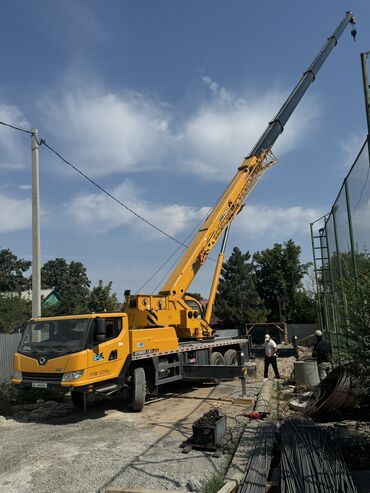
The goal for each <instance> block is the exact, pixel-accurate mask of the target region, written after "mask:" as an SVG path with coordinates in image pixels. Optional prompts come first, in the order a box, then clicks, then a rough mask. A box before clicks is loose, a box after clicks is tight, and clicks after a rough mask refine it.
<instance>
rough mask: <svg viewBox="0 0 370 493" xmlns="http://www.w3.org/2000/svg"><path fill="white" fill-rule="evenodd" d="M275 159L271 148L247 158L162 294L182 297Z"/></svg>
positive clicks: (162, 290) (163, 288)
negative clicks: (269, 151) (268, 150)
mask: <svg viewBox="0 0 370 493" xmlns="http://www.w3.org/2000/svg"><path fill="white" fill-rule="evenodd" d="M274 163H275V160H274V159H273V158H271V159H270V155H269V153H268V152H262V153H261V154H260V155H259V156H252V157H251V158H247V159H245V160H244V161H243V163H242V164H241V165H240V166H239V168H238V171H237V173H236V175H235V176H234V178H233V180H232V181H231V183H230V185H229V186H228V188H227V189H226V191H225V192H224V194H223V195H222V197H221V198H220V200H219V201H218V203H217V204H216V206H215V207H214V208H213V210H212V211H211V213H210V214H209V215H208V217H207V218H206V220H205V221H204V223H203V224H202V226H201V227H200V229H199V230H198V233H197V235H196V236H195V238H194V240H193V241H192V244H191V246H190V247H189V248H188V249H187V251H186V252H185V255H184V256H183V258H182V259H181V260H180V262H179V263H178V265H177V267H176V269H175V270H174V271H173V272H172V274H171V276H170V277H169V278H168V280H167V282H166V284H165V285H164V286H163V287H162V289H161V291H160V294H170V295H171V297H172V296H173V297H181V296H183V294H184V293H185V292H186V290H187V289H188V287H189V286H190V284H191V282H192V280H193V279H194V277H195V275H196V274H197V272H198V270H199V269H200V267H201V266H202V265H203V263H204V262H205V261H206V258H207V256H208V254H209V252H210V251H211V250H212V248H213V247H214V245H215V244H216V243H217V240H218V239H219V238H220V236H221V235H222V233H223V231H224V229H225V228H226V226H227V225H228V224H230V223H231V221H232V220H233V219H234V217H235V216H236V214H238V212H239V211H240V210H241V208H242V207H243V205H244V201H245V199H246V198H247V196H248V195H249V194H250V193H251V192H252V190H253V188H254V187H255V186H256V184H257V182H258V180H259V179H260V178H261V176H262V175H263V174H264V172H265V171H266V169H267V168H269V167H270V166H271V165H272V164H274Z"/></svg>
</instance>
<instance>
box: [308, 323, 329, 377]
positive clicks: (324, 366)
mask: <svg viewBox="0 0 370 493" xmlns="http://www.w3.org/2000/svg"><path fill="white" fill-rule="evenodd" d="M315 335H316V337H317V342H316V344H315V345H314V348H313V353H312V356H313V357H314V358H316V360H317V367H318V370H319V377H320V380H324V378H325V377H327V376H328V375H329V373H330V372H331V370H332V366H331V358H332V353H331V346H330V344H329V342H328V341H326V340H325V339H323V337H322V332H321V330H317V331H316V332H315Z"/></svg>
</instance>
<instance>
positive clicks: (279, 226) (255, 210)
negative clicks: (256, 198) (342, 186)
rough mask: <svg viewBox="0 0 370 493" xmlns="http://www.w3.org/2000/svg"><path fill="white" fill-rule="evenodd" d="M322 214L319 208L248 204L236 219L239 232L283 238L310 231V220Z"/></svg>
mask: <svg viewBox="0 0 370 493" xmlns="http://www.w3.org/2000/svg"><path fill="white" fill-rule="evenodd" d="M320 215H322V212H321V211H319V210H318V209H313V208H305V207H302V206H294V207H287V208H284V207H267V206H264V205H250V206H248V205H247V206H246V207H245V208H244V209H243V211H242V212H241V213H240V214H239V216H238V217H237V218H236V220H235V228H236V229H237V231H238V232H239V234H243V235H246V236H248V237H252V238H260V237H262V236H269V237H271V238H276V239H281V238H285V239H287V238H289V237H291V236H293V235H297V234H298V235H299V234H304V233H308V232H309V227H310V222H313V221H315V220H316V219H317V218H319V217H320Z"/></svg>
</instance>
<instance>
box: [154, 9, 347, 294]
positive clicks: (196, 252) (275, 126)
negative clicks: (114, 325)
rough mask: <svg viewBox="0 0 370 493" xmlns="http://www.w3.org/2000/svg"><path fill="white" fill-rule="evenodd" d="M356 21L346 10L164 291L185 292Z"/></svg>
mask: <svg viewBox="0 0 370 493" xmlns="http://www.w3.org/2000/svg"><path fill="white" fill-rule="evenodd" d="M355 22H356V21H355V19H354V18H353V15H352V12H350V11H348V12H346V15H345V17H344V19H343V20H342V22H341V23H340V24H339V26H338V27H337V29H336V30H335V31H334V33H333V34H332V36H330V37H329V38H328V40H327V41H326V43H325V45H324V46H323V48H322V49H321V50H320V52H319V54H318V55H317V56H316V58H315V60H314V61H313V63H312V64H311V65H310V66H309V67H308V69H307V70H306V71H305V72H304V73H303V76H302V77H301V79H300V81H299V82H298V84H297V85H296V86H295V88H294V89H293V91H292V92H291V94H290V95H289V97H288V99H287V100H286V101H285V103H284V104H283V106H282V107H281V109H280V111H279V112H278V113H277V115H276V117H275V118H274V119H273V120H272V121H271V122H270V123H269V125H268V127H267V128H266V130H265V132H264V133H263V134H262V136H261V138H260V139H259V140H258V142H257V144H256V145H255V146H254V148H253V149H252V151H251V152H250V154H249V155H248V157H247V158H246V159H245V160H244V161H243V163H242V165H241V166H240V167H239V168H238V171H237V173H236V175H235V176H234V178H233V180H232V181H231V183H230V185H229V186H228V188H227V189H226V191H225V193H224V194H223V195H222V197H221V199H220V200H219V201H218V202H217V204H216V206H215V207H214V208H213V210H212V211H211V213H210V214H209V216H208V217H207V219H206V220H205V222H204V223H203V225H202V226H201V228H200V229H199V231H198V233H197V235H196V236H195V238H194V239H193V241H192V242H191V244H190V246H189V247H188V249H187V251H186V252H185V253H184V255H183V257H182V258H181V259H180V261H179V263H178V264H177V266H176V267H175V269H174V271H173V272H172V274H171V275H170V277H169V278H168V279H167V281H166V283H165V284H164V286H163V287H162V289H161V291H160V294H169V295H170V296H171V297H174V298H175V299H176V298H178V297H181V296H183V295H184V293H185V292H186V290H187V289H188V287H189V286H190V284H191V282H192V280H193V279H194V277H195V275H196V274H197V272H198V270H199V268H200V267H201V265H202V264H203V263H204V261H205V260H206V258H207V256H208V254H209V252H210V251H211V250H212V248H213V247H214V246H215V244H216V242H217V240H218V239H219V237H220V236H221V234H222V232H223V231H224V230H225V228H226V227H227V226H228V225H229V224H230V223H231V221H232V220H233V219H234V217H235V216H236V214H237V213H238V212H239V211H240V209H241V207H242V206H243V204H244V201H245V199H246V197H247V196H248V195H249V194H250V193H251V191H252V190H253V188H254V187H255V185H256V183H257V182H258V180H259V179H260V178H261V176H262V175H263V173H264V172H265V171H266V169H267V168H268V167H269V166H271V164H272V163H273V162H275V161H274V160H272V161H268V160H267V158H268V153H269V151H270V150H271V148H272V146H273V144H274V143H275V141H276V139H277V138H278V136H279V135H280V134H281V132H282V131H283V130H284V126H285V124H286V122H287V121H288V120H289V118H290V116H291V115H292V113H293V111H294V110H295V108H296V106H297V105H298V103H299V102H300V100H301V99H302V97H303V95H304V94H305V92H306V91H307V89H308V87H309V86H310V85H311V84H312V82H313V81H314V80H315V77H316V74H317V72H318V71H319V70H320V68H321V66H322V64H323V63H324V61H325V60H326V58H327V57H328V55H329V54H330V52H331V50H332V49H333V48H334V46H335V45H336V44H337V41H338V39H339V37H340V35H341V34H342V32H343V31H344V29H345V27H346V26H347V25H348V24H349V23H351V24H354V23H355Z"/></svg>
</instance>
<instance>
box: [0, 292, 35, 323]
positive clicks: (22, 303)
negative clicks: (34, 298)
mask: <svg viewBox="0 0 370 493" xmlns="http://www.w3.org/2000/svg"><path fill="white" fill-rule="evenodd" d="M31 312H32V303H31V301H27V300H24V299H22V298H21V296H20V295H19V294H16V295H12V296H4V295H1V294H0V332H14V331H17V330H19V329H21V328H23V327H24V326H25V325H26V324H27V322H28V320H29V319H30V318H31Z"/></svg>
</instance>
